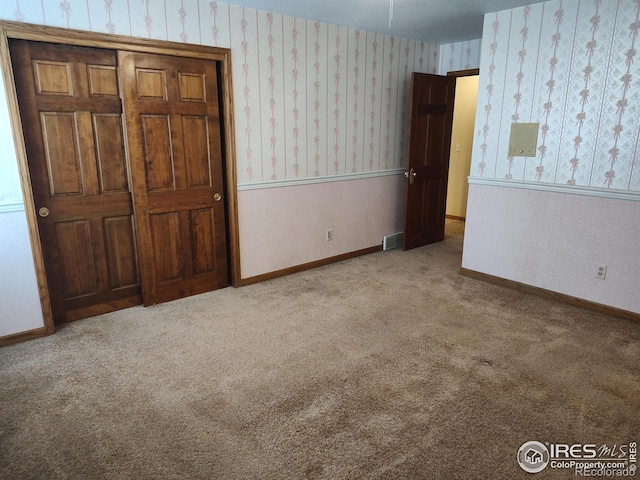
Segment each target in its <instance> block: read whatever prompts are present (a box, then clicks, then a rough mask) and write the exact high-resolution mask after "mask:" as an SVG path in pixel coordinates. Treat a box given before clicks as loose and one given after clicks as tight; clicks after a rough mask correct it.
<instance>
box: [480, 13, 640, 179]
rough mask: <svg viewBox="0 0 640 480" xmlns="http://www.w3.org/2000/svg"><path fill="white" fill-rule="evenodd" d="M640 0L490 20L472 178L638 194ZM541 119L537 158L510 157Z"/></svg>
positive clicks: (487, 21) (498, 15)
mask: <svg viewBox="0 0 640 480" xmlns="http://www.w3.org/2000/svg"><path fill="white" fill-rule="evenodd" d="M639 31H640V0H552V1H548V2H545V3H540V4H535V5H530V6H526V7H520V8H516V9H512V10H505V11H502V12H498V13H491V14H487V15H485V21H484V31H483V32H484V33H483V39H482V40H483V41H482V57H481V62H480V88H479V94H478V109H477V111H476V125H477V126H478V127H476V130H477V131H476V141H475V144H474V147H473V158H472V166H471V175H472V176H475V177H485V178H486V177H488V178H497V179H513V180H518V181H524V182H541V183H551V184H560V185H569V186H572V185H575V186H584V187H595V188H601V189H615V190H623V191H640V171H639V170H640V168H639V167H640V165H639V163H640V158H638V156H639V154H640V95H639V94H638V86H639V85H640V84H639V83H638V80H637V79H638V78H640V64H639V63H638V62H637V59H636V58H635V57H636V49H637V46H638V45H637V43H638V42H637V40H638V38H637V37H638V32H639ZM512 122H538V123H539V124H540V130H539V135H538V151H537V155H536V157H535V158H531V157H515V158H509V157H508V156H507V150H508V143H509V133H510V128H511V123H512Z"/></svg>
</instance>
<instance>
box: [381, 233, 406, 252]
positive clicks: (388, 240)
mask: <svg viewBox="0 0 640 480" xmlns="http://www.w3.org/2000/svg"><path fill="white" fill-rule="evenodd" d="M394 248H402V232H398V233H391V234H389V235H385V236H384V237H382V250H393V249H394Z"/></svg>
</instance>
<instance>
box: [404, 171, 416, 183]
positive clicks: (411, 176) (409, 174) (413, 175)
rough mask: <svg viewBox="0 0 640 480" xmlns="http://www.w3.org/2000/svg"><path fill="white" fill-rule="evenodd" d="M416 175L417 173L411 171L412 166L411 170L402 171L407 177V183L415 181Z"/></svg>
mask: <svg viewBox="0 0 640 480" xmlns="http://www.w3.org/2000/svg"><path fill="white" fill-rule="evenodd" d="M416 175H417V174H416V172H414V171H413V168H412V169H411V170H409V171H408V172H404V176H405V177H407V178H408V179H409V185H413V182H414V181H415V178H416Z"/></svg>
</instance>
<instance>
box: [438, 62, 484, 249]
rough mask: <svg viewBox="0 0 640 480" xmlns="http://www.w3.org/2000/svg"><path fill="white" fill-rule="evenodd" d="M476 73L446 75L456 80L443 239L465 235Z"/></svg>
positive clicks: (465, 72) (451, 73)
mask: <svg viewBox="0 0 640 480" xmlns="http://www.w3.org/2000/svg"><path fill="white" fill-rule="evenodd" d="M478 74H479V70H478V69H473V70H462V71H454V72H449V73H448V74H447V75H448V76H453V77H455V81H456V86H455V100H454V107H453V127H452V132H451V150H450V152H451V153H450V156H449V180H448V185H447V199H446V222H445V237H454V236H458V235H464V222H465V219H466V211H467V196H468V191H469V184H468V182H467V178H468V176H469V173H470V169H471V153H472V146H473V140H474V125H475V116H476V104H477V99H478V81H479V75H478Z"/></svg>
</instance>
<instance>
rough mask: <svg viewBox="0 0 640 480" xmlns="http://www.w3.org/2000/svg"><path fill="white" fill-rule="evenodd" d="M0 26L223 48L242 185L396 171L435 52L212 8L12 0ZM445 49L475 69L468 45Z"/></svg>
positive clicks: (187, 2) (170, 0) (139, 1)
mask: <svg viewBox="0 0 640 480" xmlns="http://www.w3.org/2000/svg"><path fill="white" fill-rule="evenodd" d="M0 18H3V19H7V20H18V21H24V22H29V23H36V24H44V25H51V26H58V27H68V28H75V29H80V30H89V31H96V32H105V33H116V34H120V35H131V36H137V37H143V38H153V39H159V40H170V41H175V42H190V43H196V44H204V45H214V46H220V47H224V48H231V51H232V71H233V81H234V84H233V87H234V101H235V105H234V110H235V112H234V113H235V119H236V125H235V128H236V147H237V162H238V182H239V183H240V184H254V183H263V182H267V183H268V182H272V181H282V180H288V179H292V180H293V179H304V178H310V177H324V176H334V175H343V174H357V173H366V172H377V171H384V170H389V169H394V168H398V167H402V166H403V165H404V164H405V156H406V152H407V149H406V143H407V137H408V125H407V117H408V106H409V105H408V102H409V90H410V78H411V72H413V71H417V72H424V73H437V72H438V71H439V67H440V65H441V60H439V48H438V46H437V45H435V44H430V43H424V42H417V41H414V40H407V39H404V38H398V37H390V36H388V35H383V34H380V33H372V32H366V31H361V30H357V29H352V28H347V27H340V26H336V25H328V24H324V23H319V22H312V21H307V20H302V19H299V18H293V17H288V16H283V15H279V14H275V13H270V12H262V11H257V10H253V9H250V8H243V7H238V6H234V5H230V4H227V3H223V2H216V1H206V0H153V1H152V0H64V1H62V2H60V1H59V0H55V1H53V0H12V1H7V2H2V3H1V4H0ZM449 49H450V50H451V51H453V52H454V53H455V56H456V59H455V60H454V63H455V64H456V65H457V63H456V62H458V58H459V59H460V60H459V61H460V62H462V63H464V65H469V66H471V67H470V68H473V67H477V61H478V59H477V51H479V41H478V40H476V41H472V42H462V43H461V44H453V45H452V46H450V47H449ZM474 49H475V50H474ZM440 50H442V49H440ZM447 61H449V59H447ZM445 73H446V72H445Z"/></svg>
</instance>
